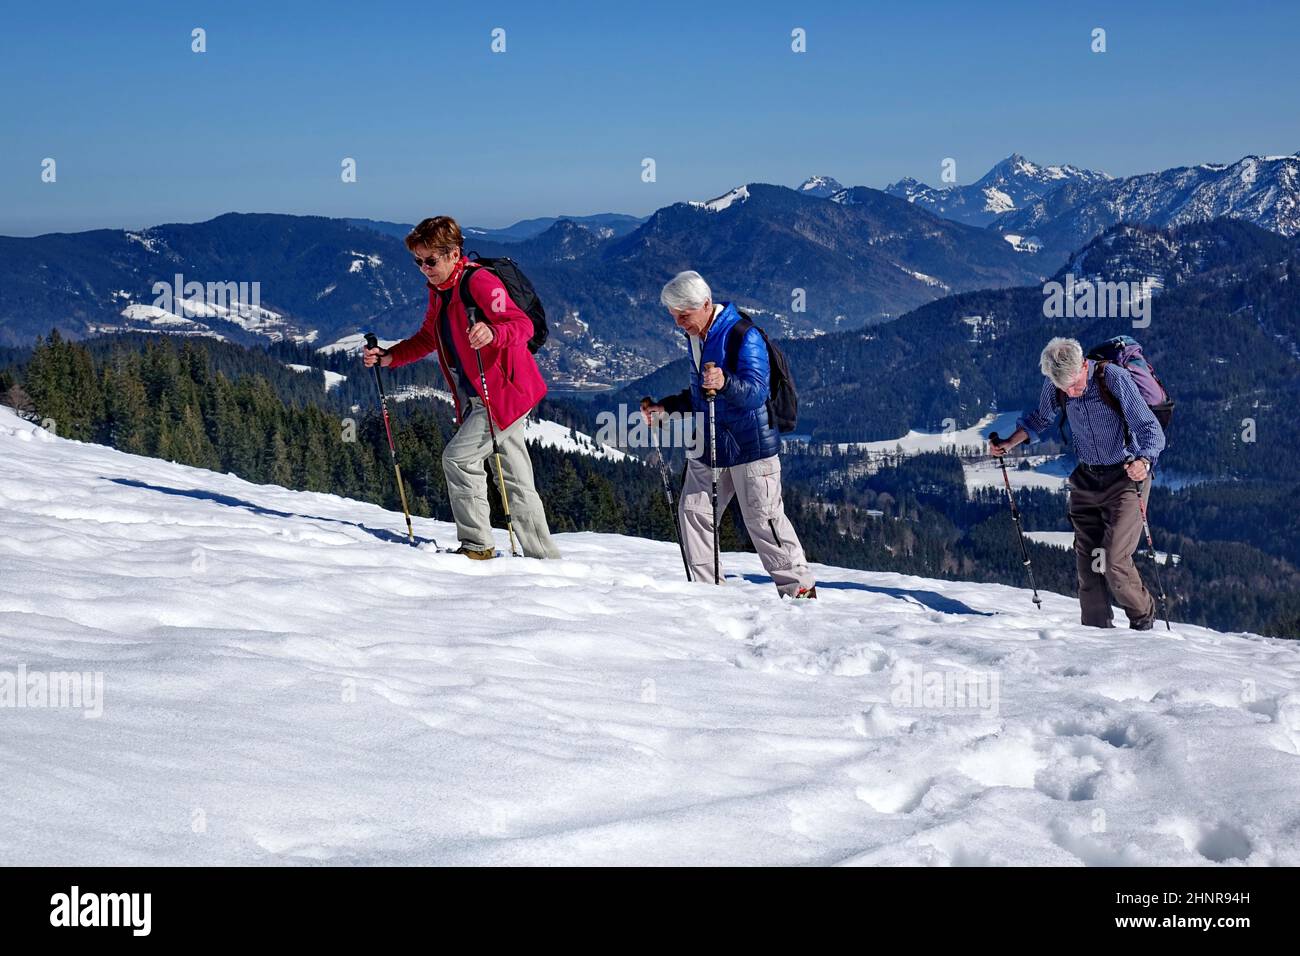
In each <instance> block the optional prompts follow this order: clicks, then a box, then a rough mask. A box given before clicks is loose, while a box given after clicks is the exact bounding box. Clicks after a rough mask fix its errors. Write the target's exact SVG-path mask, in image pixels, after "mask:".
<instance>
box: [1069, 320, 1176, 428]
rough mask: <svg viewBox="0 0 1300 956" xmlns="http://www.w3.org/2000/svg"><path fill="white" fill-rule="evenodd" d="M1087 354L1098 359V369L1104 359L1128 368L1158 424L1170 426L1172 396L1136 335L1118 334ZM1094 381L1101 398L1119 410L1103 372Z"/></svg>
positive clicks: (1163, 426)
mask: <svg viewBox="0 0 1300 956" xmlns="http://www.w3.org/2000/svg"><path fill="white" fill-rule="evenodd" d="M1088 358H1090V359H1092V360H1093V361H1094V362H1096V363H1097V365H1098V371H1101V369H1102V367H1103V366H1105V365H1106V364H1107V363H1112V364H1114V365H1118V366H1119V367H1120V368H1122V369H1124V370H1125V371H1127V372H1128V373H1129V375H1131V376H1132V377H1133V384H1134V385H1136V386H1137V390H1138V394H1140V395H1141V396H1142V400H1143V401H1144V402H1146V403H1147V405H1149V406H1150V407H1151V411H1152V412H1153V413H1154V414H1155V416H1156V421H1158V422H1160V427H1161V428H1163V429H1166V430H1167V429H1168V428H1169V420H1170V419H1171V418H1172V417H1173V414H1174V402H1173V399H1171V398H1170V397H1169V393H1168V392H1167V391H1166V390H1165V387H1164V385H1163V384H1162V383H1161V381H1160V378H1159V377H1158V376H1157V375H1156V370H1155V368H1154V367H1152V365H1151V363H1150V362H1148V361H1147V357H1146V356H1145V355H1143V354H1142V346H1141V344H1140V343H1139V342H1138V341H1137V339H1135V338H1133V337H1132V336H1131V335H1117V336H1115V337H1114V338H1113V339H1108V340H1106V341H1105V342H1102V343H1101V344H1100V345H1098V346H1096V347H1095V348H1093V349H1091V350H1089V352H1088ZM1097 385H1098V388H1099V389H1100V391H1101V397H1102V400H1103V401H1105V402H1106V404H1107V405H1109V406H1110V407H1111V408H1113V409H1115V410H1116V411H1119V410H1120V409H1119V400H1118V399H1117V398H1115V396H1114V395H1112V394H1111V393H1110V389H1109V388H1107V387H1106V376H1105V373H1104V372H1103V373H1102V374H1101V375H1098V376H1097Z"/></svg>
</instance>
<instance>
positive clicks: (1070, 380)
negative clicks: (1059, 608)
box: [989, 338, 1165, 631]
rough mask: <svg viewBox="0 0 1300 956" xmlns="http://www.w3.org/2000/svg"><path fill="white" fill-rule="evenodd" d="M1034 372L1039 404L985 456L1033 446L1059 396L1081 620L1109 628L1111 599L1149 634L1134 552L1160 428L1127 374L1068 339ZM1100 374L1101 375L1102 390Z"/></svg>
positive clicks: (1053, 345) (1052, 346) (1150, 616)
mask: <svg viewBox="0 0 1300 956" xmlns="http://www.w3.org/2000/svg"><path fill="white" fill-rule="evenodd" d="M1039 367H1040V368H1041V369H1042V372H1043V375H1044V376H1046V381H1044V382H1043V390H1042V392H1041V393H1040V395H1039V398H1038V407H1037V408H1036V409H1034V410H1033V411H1032V412H1030V413H1029V414H1027V415H1025V416H1024V417H1023V418H1021V419H1020V421H1019V422H1017V427H1016V430H1015V432H1013V433H1012V434H1011V436H1010V437H1009V438H1006V439H1004V440H1003V441H1001V442H990V443H989V451H990V452H992V453H993V454H994V455H1005V454H1006V453H1007V452H1008V451H1009V450H1011V449H1012V448H1014V447H1016V446H1017V445H1019V444H1020V443H1021V442H1024V441H1035V442H1036V441H1038V440H1039V436H1040V435H1042V434H1043V433H1044V432H1045V431H1047V430H1048V429H1049V428H1051V427H1052V426H1053V425H1055V424H1056V422H1057V418H1058V416H1059V414H1060V404H1059V402H1060V401H1061V400H1062V398H1063V400H1064V404H1065V415H1066V417H1067V418H1068V419H1069V422H1070V430H1071V433H1072V435H1073V441H1074V448H1075V453H1076V456H1077V457H1078V459H1079V465H1078V467H1077V468H1075V469H1074V471H1073V473H1071V475H1070V479H1069V483H1068V484H1069V490H1070V505H1069V509H1070V511H1069V513H1070V524H1071V525H1073V526H1074V555H1075V563H1076V565H1077V567H1078V572H1079V611H1080V618H1081V620H1082V621H1083V623H1084V624H1086V625H1088V626H1090V627H1113V626H1114V623H1113V621H1112V617H1111V599H1112V598H1113V599H1114V601H1115V602H1116V603H1118V604H1119V605H1120V607H1122V608H1123V609H1124V613H1125V614H1127V615H1128V623H1129V627H1131V628H1133V629H1134V630H1137V631H1147V630H1150V629H1151V627H1152V624H1153V623H1154V622H1155V617H1156V606H1155V601H1154V600H1152V598H1151V594H1150V593H1149V592H1148V591H1147V589H1146V585H1144V584H1143V583H1142V576H1141V575H1140V574H1139V573H1138V570H1137V567H1136V566H1135V565H1134V564H1133V552H1134V551H1136V550H1137V546H1138V542H1139V541H1140V539H1141V536H1142V513H1141V508H1140V505H1139V495H1141V496H1143V498H1145V494H1146V491H1147V486H1148V485H1149V483H1150V476H1151V469H1152V468H1153V467H1154V466H1155V463H1156V459H1157V458H1158V457H1159V456H1160V453H1161V452H1162V451H1164V448H1165V434H1164V430H1163V429H1162V428H1161V427H1160V423H1159V422H1158V421H1157V420H1156V416H1155V414H1154V413H1152V411H1151V408H1150V407H1149V406H1148V405H1147V403H1146V402H1145V401H1144V400H1143V398H1142V395H1141V394H1140V393H1139V392H1138V389H1137V386H1136V385H1135V384H1134V383H1133V379H1132V377H1131V376H1130V375H1129V373H1128V372H1127V371H1126V370H1125V369H1123V368H1121V367H1120V366H1118V365H1115V364H1113V363H1110V362H1107V363H1104V364H1099V363H1097V362H1094V361H1092V360H1091V359H1086V358H1084V355H1083V347H1082V346H1080V345H1079V343H1078V342H1077V341H1075V340H1074V339H1063V338H1055V339H1052V341H1050V342H1048V343H1047V347H1046V348H1045V349H1043V354H1042V358H1041V359H1040V361H1039ZM1099 375H1104V376H1105V379H1106V381H1105V386H1106V387H1105V388H1104V389H1103V388H1102V387H1101V383H1100V382H1099V381H1098V376H1099ZM1058 390H1059V392H1058ZM1060 393H1063V395H1062V394H1060Z"/></svg>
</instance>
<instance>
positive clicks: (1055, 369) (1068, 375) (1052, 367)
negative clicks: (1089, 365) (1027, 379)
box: [1038, 338, 1083, 390]
mask: <svg viewBox="0 0 1300 956" xmlns="http://www.w3.org/2000/svg"><path fill="white" fill-rule="evenodd" d="M1038 367H1039V368H1040V369H1042V371H1043V374H1044V375H1046V376H1047V377H1048V378H1050V379H1051V380H1052V381H1053V382H1054V383H1055V384H1056V387H1057V388H1059V389H1062V390H1065V389H1067V388H1069V387H1070V386H1071V385H1073V384H1074V380H1075V379H1076V378H1078V377H1079V372H1080V370H1082V369H1083V346H1082V345H1080V344H1079V342H1078V340H1077V339H1062V338H1055V339H1052V341H1050V342H1048V343H1047V347H1046V348H1044V349H1043V354H1042V356H1041V357H1040V358H1039V360H1038Z"/></svg>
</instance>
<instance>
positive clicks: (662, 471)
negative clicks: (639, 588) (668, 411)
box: [641, 397, 693, 581]
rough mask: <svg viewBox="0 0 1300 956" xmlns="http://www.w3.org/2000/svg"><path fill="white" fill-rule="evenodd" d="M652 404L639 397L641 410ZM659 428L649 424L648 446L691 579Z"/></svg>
mask: <svg viewBox="0 0 1300 956" xmlns="http://www.w3.org/2000/svg"><path fill="white" fill-rule="evenodd" d="M653 404H654V401H653V400H651V399H650V398H648V397H647V398H643V399H641V408H642V410H644V409H647V408H649V407H650V406H651V405H653ZM658 434H659V428H658V426H657V425H655V424H653V423H651V425H650V447H651V448H653V449H654V450H655V452H656V453H657V454H658V456H659V477H660V478H662V479H663V483H664V495H666V496H667V498H668V510H669V512H671V513H672V516H673V531H674V533H676V535H677V550H678V551H680V552H681V553H682V567H683V568H685V569H686V580H687V581H690V580H693V579H692V577H691V563H690V562H689V561H687V560H686V544H685V542H683V541H682V523H681V518H680V517H679V516H678V514H677V506H676V505H675V504H674V503H673V481H672V476H671V475H669V474H668V463H667V462H666V461H664V453H663V449H662V448H660V447H659V439H658Z"/></svg>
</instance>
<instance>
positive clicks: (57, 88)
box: [0, 0, 1300, 235]
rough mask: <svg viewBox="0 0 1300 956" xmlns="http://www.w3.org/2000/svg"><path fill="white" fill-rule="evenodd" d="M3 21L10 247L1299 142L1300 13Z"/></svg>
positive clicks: (977, 171)
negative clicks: (953, 163) (106, 232)
mask: <svg viewBox="0 0 1300 956" xmlns="http://www.w3.org/2000/svg"><path fill="white" fill-rule="evenodd" d="M1085 6H1086V9H1085ZM1138 8H1140V9H1138ZM194 27H203V28H204V29H206V31H207V43H208V50H207V52H206V53H203V54H196V53H193V52H191V50H190V43H191V39H190V31H191V30H192V29H193V28H194ZM495 27H501V28H503V29H505V31H506V45H507V50H506V52H505V53H504V54H494V53H492V52H491V50H490V46H489V45H490V42H491V35H490V34H491V31H492V29H493V28H495ZM796 27H802V28H804V29H805V30H806V31H807V46H808V50H807V52H806V53H802V54H796V53H794V52H792V51H791V48H790V44H791V37H790V33H791V30H793V29H794V28H796ZM1094 27H1102V28H1104V29H1105V30H1106V40H1107V51H1106V52H1105V53H1101V54H1095V53H1092V52H1091V50H1090V49H1089V46H1090V42H1091V38H1090V34H1091V31H1092V29H1093V28H1094ZM0 30H2V31H3V32H2V33H0V88H2V89H4V90H5V91H6V95H5V99H6V101H7V102H6V104H5V106H4V107H3V109H2V110H0V144H3V146H2V147H0V199H2V200H3V201H2V202H0V234H8V235H32V234H36V233H39V232H46V231H55V230H57V231H71V230H79V229H89V228H102V227H113V228H117V227H139V226H142V225H152V224H156V223H159V222H178V221H179V222H187V221H196V220H201V219H207V218H210V217H212V216H215V215H219V214H221V213H223V212H229V211H232V210H234V211H241V212H286V213H304V214H320V215H330V216H368V217H373V218H378V219H393V220H398V221H404V222H405V221H413V220H416V219H419V218H421V217H422V216H424V215H429V214H435V213H442V212H446V213H450V214H452V215H455V216H457V218H459V219H460V220H461V221H462V222H464V223H466V224H475V225H485V226H497V225H504V224H507V223H509V222H513V221H515V220H517V219H521V218H526V217H531V216H540V215H554V214H568V215H579V214H585V213H594V212H629V213H634V214H638V215H642V214H646V213H648V212H651V211H652V210H654V209H656V208H658V207H660V206H663V205H667V204H668V203H671V202H676V201H679V200H682V199H692V198H694V199H699V198H709V197H711V196H714V195H717V194H719V193H722V192H725V191H726V190H727V189H729V188H730V187H731V186H733V185H736V184H737V183H742V182H751V181H763V182H776V183H783V184H787V185H794V184H796V183H798V182H799V181H801V180H802V179H804V178H805V177H806V176H808V175H811V174H814V173H824V174H828V175H832V176H835V177H836V178H838V179H839V180H841V181H842V182H844V183H845V184H846V185H868V186H883V185H885V184H886V183H888V182H892V181H894V180H896V179H898V178H900V177H902V176H905V175H914V176H916V177H917V178H920V179H924V180H927V181H931V182H934V181H937V179H938V173H939V164H940V162H941V160H942V159H943V158H945V157H953V158H955V159H956V160H957V175H958V180H959V181H960V182H971V181H973V180H975V179H977V178H978V177H979V176H981V175H982V174H983V173H984V172H985V171H986V170H987V169H988V167H989V166H990V165H992V164H993V163H994V162H996V161H997V160H998V159H1001V158H1003V157H1004V156H1006V155H1008V154H1009V153H1011V152H1013V151H1016V152H1021V153H1023V154H1025V155H1026V156H1028V157H1029V158H1031V159H1033V160H1036V161H1039V162H1044V163H1060V162H1070V163H1075V164H1078V165H1084V166H1091V167H1093V168H1098V169H1104V170H1106V171H1107V172H1110V173H1112V174H1116V175H1125V174H1132V173H1138V172H1146V171H1149V170H1153V169H1162V168H1166V167H1169V166H1176V165H1186V164H1194V163H1198V162H1206V161H1216V162H1226V161H1232V160H1235V159H1238V158H1240V157H1241V156H1243V155H1246V154H1248V153H1255V154H1279V153H1292V152H1295V151H1296V150H1298V149H1300V123H1298V118H1300V110H1298V109H1297V105H1296V104H1297V103H1300V80H1298V79H1297V77H1298V76H1300V70H1297V68H1296V53H1295V44H1296V41H1297V38H1300V5H1297V4H1294V3H1282V2H1278V3H1271V4H1270V3H1249V2H1234V3H1231V4H1224V3H1147V2H1144V3H1141V4H1132V3H1113V4H1108V3H1093V4H1087V5H1084V4H1065V3H1051V2H1039V3H1024V4H1021V3H976V2H952V3H948V2H939V0H929V2H925V3H921V4H910V3H909V4H901V3H888V4H885V3H881V4H876V3H845V2H841V3H826V4H817V3H793V2H791V3H751V2H746V3H713V4H702V3H676V2H663V3H653V4H640V3H636V4H609V3H578V2H573V3H567V2H563V0H559V2H554V3H547V4H537V3H532V4H516V3H494V4H491V5H486V4H485V5H480V6H474V5H462V4H447V3H441V4H439V3H425V4H420V3H412V2H404V3H388V2H380V0H368V2H365V3H331V2H328V0H322V2H314V3H305V2H298V0H279V2H266V0H264V2H261V3H246V2H242V0H228V2H218V3H184V2H170V3H153V2H128V0H124V2H121V3H104V2H86V3H59V4H36V3H29V4H24V5H23V6H22V8H19V9H15V5H13V4H11V5H9V6H7V7H6V8H5V9H4V11H3V12H2V13H0ZM46 157H52V158H54V159H55V160H56V161H57V163H58V167H57V172H58V181H57V182H56V183H53V184H47V183H42V182H41V181H40V173H41V161H42V160H43V159H44V158H46ZM344 157H353V158H355V159H356V161H357V164H358V165H357V182H356V183H350V184H345V183H343V182H341V180H340V175H339V174H340V163H341V162H342V160H343V158H344ZM645 157H652V158H653V159H654V160H655V161H656V166H657V181H656V182H654V183H645V182H643V181H642V179H641V161H642V159H643V158H645Z"/></svg>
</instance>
